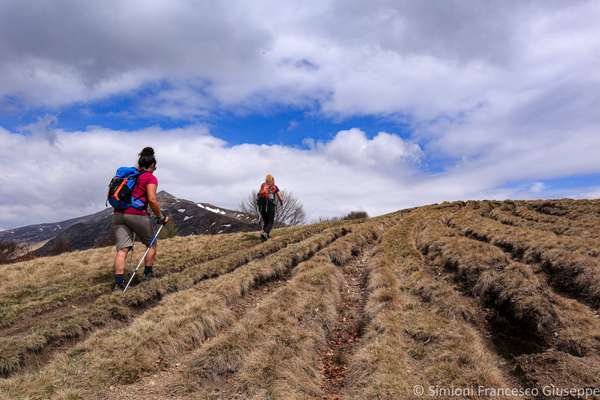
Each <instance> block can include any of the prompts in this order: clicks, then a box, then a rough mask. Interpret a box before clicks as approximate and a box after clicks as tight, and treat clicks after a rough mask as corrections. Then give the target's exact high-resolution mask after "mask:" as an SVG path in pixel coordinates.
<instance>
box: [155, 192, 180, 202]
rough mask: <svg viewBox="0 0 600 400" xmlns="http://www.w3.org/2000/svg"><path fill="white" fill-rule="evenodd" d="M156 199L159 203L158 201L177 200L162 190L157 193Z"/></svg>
mask: <svg viewBox="0 0 600 400" xmlns="http://www.w3.org/2000/svg"><path fill="white" fill-rule="evenodd" d="M156 197H157V198H158V200H159V201H160V200H176V199H177V198H176V197H175V196H173V195H172V194H171V193H169V192H167V191H164V190H161V191H160V192H158V194H157V195H156Z"/></svg>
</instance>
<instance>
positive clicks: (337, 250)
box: [182, 223, 385, 399]
mask: <svg viewBox="0 0 600 400" xmlns="http://www.w3.org/2000/svg"><path fill="white" fill-rule="evenodd" d="M383 229H385V224H383V223H367V224H364V225H363V226H360V227H357V228H355V229H354V230H353V232H352V233H351V234H349V235H347V236H346V237H344V238H343V239H340V240H338V241H337V242H335V243H334V244H332V245H331V246H329V247H327V248H325V249H323V250H321V251H320V252H319V253H317V254H316V255H315V257H313V258H312V259H311V260H309V261H307V262H304V263H302V264H300V265H299V266H298V267H297V268H296V269H295V270H294V272H293V277H292V279H290V280H289V281H288V283H287V285H285V286H284V287H282V288H279V289H278V290H277V291H276V292H275V293H273V294H272V295H271V296H270V297H269V298H267V299H265V300H264V301H263V302H262V303H261V304H260V305H259V306H258V307H257V308H256V309H254V310H253V311H252V312H251V313H249V314H247V315H246V316H245V317H244V318H243V319H242V320H240V321H239V322H238V323H237V324H236V325H235V326H234V327H233V329H232V330H231V331H230V332H229V333H227V334H226V335H221V336H219V337H218V338H216V339H215V340H214V341H212V342H210V343H208V344H207V345H205V346H204V347H202V348H200V349H199V350H198V351H197V352H196V353H197V354H196V355H195V356H194V357H193V358H192V361H191V362H190V365H189V372H188V373H187V374H186V375H185V378H184V379H183V382H182V386H183V387H186V388H187V390H188V392H191V394H192V395H193V396H211V395H217V392H219V394H218V396H220V398H286V399H305V398H321V396H322V395H323V394H324V391H323V382H324V380H325V377H324V376H322V374H321V368H322V362H323V360H322V359H321V357H320V356H319V355H320V354H321V352H322V351H323V349H326V348H327V338H328V332H329V330H331V329H332V328H333V326H334V324H335V322H336V320H337V317H338V313H339V312H340V311H339V310H338V309H337V306H338V305H340V306H341V302H340V298H341V296H340V288H341V285H342V282H343V280H344V278H343V276H342V272H341V270H340V267H342V268H344V266H345V265H347V264H348V263H349V262H350V261H351V260H352V259H353V258H354V257H356V256H357V255H358V254H360V252H361V251H362V249H364V248H365V247H366V246H369V245H371V244H372V243H373V242H374V241H376V240H377V238H378V237H379V236H380V235H381V233H382V231H383ZM186 368H187V366H185V367H184V370H185V369H186ZM225 382H226V387H225V386H224V383H225ZM219 389H220V390H219Z"/></svg>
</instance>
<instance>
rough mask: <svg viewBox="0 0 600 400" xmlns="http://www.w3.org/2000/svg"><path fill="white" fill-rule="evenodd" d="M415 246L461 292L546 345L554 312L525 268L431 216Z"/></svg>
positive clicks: (498, 251) (551, 328) (419, 233)
mask: <svg viewBox="0 0 600 400" xmlns="http://www.w3.org/2000/svg"><path fill="white" fill-rule="evenodd" d="M416 239H417V245H418V247H419V249H420V250H421V252H422V253H423V254H424V255H426V257H427V259H428V261H429V262H430V263H431V264H432V265H436V266H437V267H439V272H440V273H443V272H446V271H447V272H451V273H452V274H453V275H454V277H455V280H456V281H457V282H458V284H459V285H460V286H461V287H462V289H463V290H464V292H465V293H467V294H470V295H473V296H475V297H476V298H477V299H478V300H479V301H480V302H481V304H482V305H483V306H485V307H488V308H491V309H492V310H493V311H494V312H495V313H497V314H498V317H500V318H503V319H506V320H507V321H508V323H509V324H510V325H511V326H512V327H513V329H516V330H519V331H520V332H522V334H523V335H524V336H529V335H532V336H533V337H532V338H531V340H533V341H535V342H536V345H542V346H547V345H548V344H549V343H550V342H551V341H552V339H553V332H555V331H556V325H557V316H556V312H555V310H554V307H553V306H552V304H551V302H550V298H549V297H548V294H547V292H546V291H544V290H543V287H541V286H540V285H539V284H538V282H537V279H536V278H535V277H534V276H533V274H532V273H531V271H530V269H529V268H527V267H525V266H523V265H521V264H516V263H512V262H511V260H510V259H509V258H508V257H507V256H506V255H505V254H504V253H503V252H502V251H501V250H500V249H497V248H495V247H493V246H489V245H487V244H485V243H481V242H478V241H475V240H470V239H467V238H464V237H460V236H457V232H456V231H455V230H454V229H451V228H449V227H448V226H447V225H444V224H443V223H442V222H441V221H438V220H435V219H432V220H430V221H428V222H427V223H425V224H424V226H423V227H422V229H421V230H420V231H419V232H418V234H417V235H416Z"/></svg>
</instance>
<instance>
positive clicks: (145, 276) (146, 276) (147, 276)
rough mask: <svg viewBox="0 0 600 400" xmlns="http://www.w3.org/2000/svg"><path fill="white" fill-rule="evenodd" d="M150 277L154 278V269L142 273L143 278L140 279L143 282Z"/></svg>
mask: <svg viewBox="0 0 600 400" xmlns="http://www.w3.org/2000/svg"><path fill="white" fill-rule="evenodd" d="M150 279H154V271H152V272H148V273H147V274H144V278H143V279H142V281H144V282H145V281H149V280H150Z"/></svg>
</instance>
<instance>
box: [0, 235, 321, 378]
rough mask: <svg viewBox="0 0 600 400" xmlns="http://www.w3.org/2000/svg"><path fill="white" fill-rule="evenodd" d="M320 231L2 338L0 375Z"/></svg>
mask: <svg viewBox="0 0 600 400" xmlns="http://www.w3.org/2000/svg"><path fill="white" fill-rule="evenodd" d="M323 228H324V227H322V226H317V227H312V228H307V229H304V230H298V231H295V232H293V233H290V234H288V235H283V236H282V237H279V238H276V239H273V240H272V241H269V242H266V243H264V244H261V245H257V246H254V247H251V248H249V249H243V250H239V251H236V252H234V253H232V254H229V255H226V256H225V257H221V258H216V259H213V260H211V261H208V262H206V263H201V264H197V265H194V266H189V267H188V268H186V269H184V270H183V271H182V272H179V273H172V274H169V275H165V276H163V277H159V278H157V279H154V280H152V281H150V282H146V283H143V284H141V285H138V286H135V287H132V288H131V289H130V290H129V291H128V292H127V295H126V296H123V295H121V294H120V293H117V294H105V295H102V296H100V297H98V298H97V299H96V300H95V301H94V302H93V303H90V304H89V305H87V306H83V307H80V308H75V309H72V310H70V311H68V312H67V313H66V314H65V315H62V316H60V317H59V318H56V319H49V320H45V321H42V322H41V323H39V324H37V325H35V326H33V327H32V328H31V330H30V331H29V332H28V333H26V334H17V335H13V336H8V337H4V338H1V339H0V373H2V374H3V375H10V374H11V373H14V372H17V371H19V370H20V369H21V368H24V367H27V366H28V365H27V363H26V360H27V359H28V356H29V355H32V354H35V353H38V352H40V350H42V349H44V348H46V347H48V346H52V345H55V344H60V343H61V342H63V341H65V340H67V339H75V338H81V337H83V336H84V335H85V334H87V333H88V332H90V331H93V330H95V329H97V328H99V327H102V326H104V325H106V324H107V323H109V322H110V321H114V320H117V321H123V320H128V319H130V318H131V317H132V315H134V314H135V313H136V312H138V311H137V310H139V309H140V308H143V307H147V306H149V305H151V304H153V303H156V302H158V301H160V299H161V298H162V297H163V296H165V295H166V294H168V293H172V292H176V291H180V290H185V289H188V288H190V287H192V286H193V285H195V284H196V283H198V282H200V281H202V280H204V279H208V278H214V277H216V276H219V275H221V274H226V273H229V272H231V271H233V270H235V269H236V268H238V267H240V266H242V265H244V264H246V263H248V262H250V261H252V260H255V259H259V258H263V257H265V256H267V255H269V254H273V253H276V252H277V251H280V250H281V249H283V248H285V247H286V246H288V245H290V244H293V243H296V242H299V241H301V240H304V239H306V238H308V237H310V236H312V235H314V234H315V233H316V232H319V231H321V230H322V229H323Z"/></svg>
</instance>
